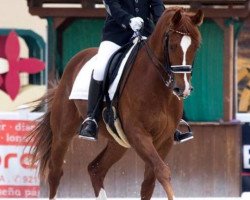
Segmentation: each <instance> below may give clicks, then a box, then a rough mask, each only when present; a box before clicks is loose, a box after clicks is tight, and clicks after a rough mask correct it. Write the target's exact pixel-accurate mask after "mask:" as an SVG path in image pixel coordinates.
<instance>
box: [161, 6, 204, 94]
mask: <svg viewBox="0 0 250 200" xmlns="http://www.w3.org/2000/svg"><path fill="white" fill-rule="evenodd" d="M202 21H203V12H202V11H201V10H199V11H197V12H196V13H189V12H186V11H185V10H184V9H182V8H171V9H168V10H166V11H165V13H164V14H163V16H162V17H161V19H160V20H159V23H158V26H157V29H158V31H160V32H161V34H160V35H161V36H162V40H163V41H164V42H163V47H162V49H163V52H164V56H163V63H165V64H164V67H165V69H166V71H167V72H168V74H169V77H170V80H169V81H168V83H169V85H170V83H171V85H172V87H173V92H174V94H175V95H177V96H178V97H184V98H185V97H187V96H189V95H190V92H191V91H192V86H191V84H190V79H191V72H192V64H193V62H194V57H195V52H196V50H197V49H198V47H199V45H200V41H201V36H200V32H199V30H198V26H200V25H201V23H202ZM158 33H159V32H158Z"/></svg>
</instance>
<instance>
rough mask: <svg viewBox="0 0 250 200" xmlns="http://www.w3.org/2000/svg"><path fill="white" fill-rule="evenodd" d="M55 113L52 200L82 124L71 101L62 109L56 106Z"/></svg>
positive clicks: (51, 172)
mask: <svg viewBox="0 0 250 200" xmlns="http://www.w3.org/2000/svg"><path fill="white" fill-rule="evenodd" d="M58 103H59V104H60V102H58ZM53 111H54V112H52V116H51V128H52V132H53V139H52V145H51V156H50V162H49V174H48V182H49V189H50V191H49V192H50V194H49V198H50V199H54V198H55V196H56V193H57V189H58V185H59V182H60V179H61V177H62V175H63V163H64V157H65V154H66V152H67V150H68V147H69V144H70V142H71V141H72V138H73V137H74V135H75V133H76V128H77V127H78V125H79V123H80V118H79V115H78V113H77V111H76V107H75V106H74V104H73V102H71V101H66V103H65V104H64V106H60V107H59V106H56V105H54V110H53ZM69 119H70V120H69Z"/></svg>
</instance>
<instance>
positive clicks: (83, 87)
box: [69, 43, 136, 100]
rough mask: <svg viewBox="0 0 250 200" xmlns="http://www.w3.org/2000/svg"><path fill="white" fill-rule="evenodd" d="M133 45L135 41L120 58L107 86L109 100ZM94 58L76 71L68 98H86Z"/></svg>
mask: <svg viewBox="0 0 250 200" xmlns="http://www.w3.org/2000/svg"><path fill="white" fill-rule="evenodd" d="M135 45H136V43H135V44H134V45H133V46H132V47H131V48H130V50H129V51H128V53H127V54H126V56H125V57H124V59H123V60H122V62H121V65H120V68H119V71H118V74H117V76H116V78H115V80H114V82H113V83H112V85H111V87H110V88H109V96H110V99H111V100H112V99H113V97H114V94H115V91H116V89H117V85H118V83H119V81H120V78H121V75H122V72H123V69H124V66H125V64H126V62H127V60H128V57H129V55H130V53H131V51H132V50H133V48H134V47H135ZM95 59H96V57H95V56H94V57H93V58H91V59H90V60H89V61H88V62H87V63H85V65H84V66H83V67H82V69H81V70H80V72H79V73H78V75H77V77H76V79H75V81H74V84H73V87H72V91H71V94H70V96H69V99H84V100H87V99H88V93H89V83H90V78H91V74H92V71H93V68H94V64H95Z"/></svg>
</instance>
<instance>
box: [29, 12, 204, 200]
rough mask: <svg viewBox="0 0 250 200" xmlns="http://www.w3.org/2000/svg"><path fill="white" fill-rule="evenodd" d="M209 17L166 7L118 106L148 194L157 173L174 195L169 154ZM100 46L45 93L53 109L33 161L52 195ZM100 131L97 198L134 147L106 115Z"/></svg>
mask: <svg viewBox="0 0 250 200" xmlns="http://www.w3.org/2000/svg"><path fill="white" fill-rule="evenodd" d="M202 21H203V13H202V11H200V10H199V11H197V12H196V13H190V12H188V11H185V10H184V9H182V8H177V7H175V8H169V9H166V11H165V12H164V13H163V15H162V16H161V18H160V19H159V21H158V23H157V25H156V27H155V30H154V32H153V33H152V34H151V36H150V37H149V38H148V39H147V40H146V41H145V42H144V45H143V47H142V48H141V49H140V50H139V52H138V55H137V57H136V59H135V62H134V64H133V66H132V69H131V71H130V74H129V77H128V79H127V81H126V84H125V86H124V88H123V92H122V94H121V96H120V99H119V106H118V111H119V116H120V120H121V122H122V127H123V130H124V132H125V134H126V136H127V139H128V141H129V143H130V145H131V147H132V148H133V149H134V150H135V151H136V153H137V154H138V155H139V156H140V157H141V158H142V160H143V161H144V162H145V173H144V181H143V183H142V186H141V199H144V200H147V199H150V198H151V196H152V193H153V190H154V186H155V181H156V179H157V180H158V181H159V182H160V184H161V185H162V187H163V188H164V190H165V191H166V194H167V197H168V199H169V200H173V198H174V196H173V190H172V186H171V183H170V169H169V167H168V165H167V164H165V163H164V158H165V157H166V155H167V153H168V152H169V150H170V148H171V147H172V145H173V138H174V133H175V130H176V128H177V126H178V123H179V121H180V119H181V117H182V112H183V99H184V98H185V97H187V96H188V95H189V94H190V91H191V88H192V87H191V85H190V77H191V70H192V63H193V61H194V57H195V52H196V50H197V49H198V47H199V45H200V41H201V37H200V32H199V30H198V26H199V25H200V24H201V23H202ZM96 52H97V49H96V48H91V49H87V50H84V51H81V52H79V53H78V54H77V55H75V56H74V57H73V58H72V59H71V60H70V61H69V63H68V65H67V67H66V69H65V71H64V74H63V76H62V78H61V80H60V82H59V84H58V86H57V87H55V88H54V89H51V90H50V91H48V94H47V95H46V96H45V97H44V98H43V99H44V100H46V104H47V105H48V106H47V111H46V113H45V114H44V116H43V117H42V119H41V121H40V122H39V123H38V124H37V126H36V128H35V129H34V130H33V132H32V133H31V135H30V139H31V140H32V141H33V142H34V145H33V149H32V153H33V155H34V157H33V162H35V161H39V173H40V176H41V178H45V179H46V180H48V183H49V189H50V190H49V192H50V193H49V198H50V199H54V198H55V196H56V192H57V189H58V185H59V182H60V179H61V176H62V175H63V162H64V157H65V153H66V152H67V149H68V147H69V144H70V143H71V141H72V139H73V138H74V137H75V136H77V134H76V133H77V130H78V127H79V125H80V123H81V122H82V119H83V118H85V117H86V106H87V104H86V101H84V100H69V95H70V92H71V89H72V85H73V83H74V80H75V77H76V76H77V74H78V72H79V70H80V69H81V67H82V66H84V64H85V63H86V62H87V61H88V60H89V59H90V58H91V57H92V56H93V55H95V54H96ZM99 132H100V133H99V134H103V135H104V136H105V137H107V138H108V142H107V145H106V147H105V148H104V150H103V151H102V152H101V153H100V154H99V155H98V156H97V157H96V158H95V159H94V160H93V161H92V162H91V163H90V164H89V166H88V172H89V175H90V178H91V181H92V185H93V188H94V192H95V196H96V197H98V196H99V195H101V196H105V190H104V185H103V181H104V178H105V175H106V173H107V172H108V170H109V169H110V167H111V166H112V165H113V164H114V163H116V162H117V161H118V160H119V159H121V158H122V156H123V155H124V153H125V152H126V150H127V149H126V148H124V147H122V146H120V145H119V144H118V143H116V142H115V141H114V140H113V138H112V137H111V136H110V135H109V134H108V132H107V130H106V128H105V125H104V122H103V121H101V122H100V126H99ZM105 197H106V196H105Z"/></svg>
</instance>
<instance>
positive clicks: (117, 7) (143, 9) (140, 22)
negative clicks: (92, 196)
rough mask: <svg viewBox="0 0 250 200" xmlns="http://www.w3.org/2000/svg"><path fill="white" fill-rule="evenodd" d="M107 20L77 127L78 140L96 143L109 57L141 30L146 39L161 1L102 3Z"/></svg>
mask: <svg viewBox="0 0 250 200" xmlns="http://www.w3.org/2000/svg"><path fill="white" fill-rule="evenodd" d="M104 5H105V7H106V11H107V18H106V21H105V24H104V28H103V32H102V42H101V44H100V46H99V50H98V53H97V55H96V60H95V65H94V70H93V74H92V77H91V81H90V86H89V96H88V111H87V118H86V119H85V120H84V122H83V123H82V125H81V127H80V133H79V137H81V138H84V139H88V140H93V141H95V140H97V132H98V121H99V116H100V112H101V102H102V100H103V91H102V85H103V79H104V72H105V68H106V65H107V63H108V60H109V58H110V57H111V55H112V54H113V53H114V52H115V51H117V50H118V49H119V48H120V47H121V46H123V45H125V44H126V43H128V42H129V40H130V39H131V37H132V36H133V34H134V32H135V31H139V30H140V29H141V28H142V26H143V27H144V28H143V30H142V35H143V36H146V37H147V36H149V35H150V34H151V33H152V32H153V29H154V24H153V23H152V21H151V19H152V20H153V22H154V23H156V22H157V21H158V19H159V18H160V16H161V14H162V13H163V11H164V9H165V8H164V4H163V2H162V0H150V1H146V0H104Z"/></svg>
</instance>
